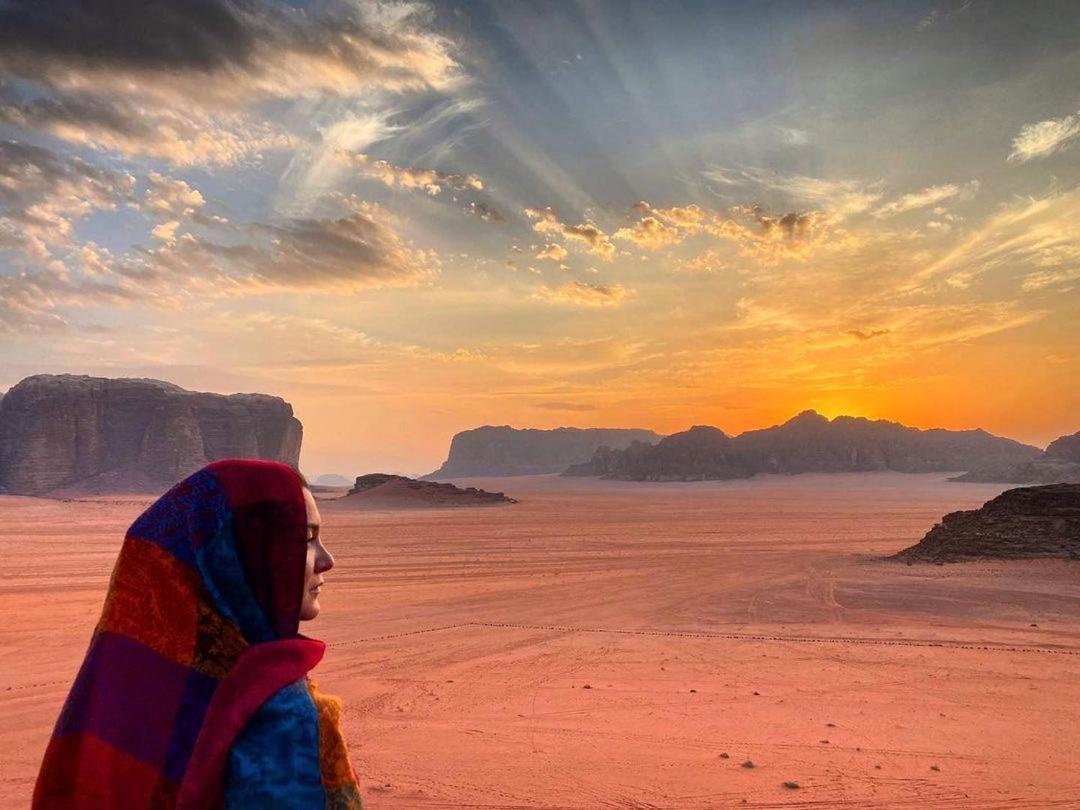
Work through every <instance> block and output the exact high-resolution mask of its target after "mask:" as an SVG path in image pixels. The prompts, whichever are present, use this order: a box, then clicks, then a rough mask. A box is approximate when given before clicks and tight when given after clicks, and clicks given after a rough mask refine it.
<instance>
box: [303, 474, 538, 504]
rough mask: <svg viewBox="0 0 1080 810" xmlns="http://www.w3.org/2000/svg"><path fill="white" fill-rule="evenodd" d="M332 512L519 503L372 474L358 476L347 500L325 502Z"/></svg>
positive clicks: (450, 486)
mask: <svg viewBox="0 0 1080 810" xmlns="http://www.w3.org/2000/svg"><path fill="white" fill-rule="evenodd" d="M323 503H324V504H328V505H330V506H331V508H334V509H340V508H350V507H353V508H367V509H418V508H419V509H422V508H439V507H447V506H451V507H465V506H499V505H502V504H511V503H517V501H516V500H515V499H514V498H508V497H507V496H506V495H504V494H503V493H501V492H488V491H486V490H483V489H477V488H476V487H465V488H462V487H458V486H454V485H453V484H440V483H438V482H437V481H419V480H417V479H415V478H407V477H405V476H403V475H392V474H390V473H369V474H368V475H361V476H358V477H357V479H356V483H355V484H354V485H353V488H352V489H350V490H349V491H348V493H346V495H345V496H344V497H341V498H337V499H334V500H330V501H324V502H323Z"/></svg>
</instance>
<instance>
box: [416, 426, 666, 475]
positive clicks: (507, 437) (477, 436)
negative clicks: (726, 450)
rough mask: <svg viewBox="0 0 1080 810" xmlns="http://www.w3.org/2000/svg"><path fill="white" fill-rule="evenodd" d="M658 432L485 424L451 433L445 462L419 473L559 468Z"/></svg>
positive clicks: (522, 471)
mask: <svg viewBox="0 0 1080 810" xmlns="http://www.w3.org/2000/svg"><path fill="white" fill-rule="evenodd" d="M659 438H660V437H659V436H658V435H657V434H656V433H653V432H652V431H651V430H624V429H620V428H565V427H564V428H555V429H554V430H534V429H524V430H519V429H517V428H512V427H509V426H508V425H503V426H501V427H494V426H491V425H485V426H484V427H478V428H474V429H473V430H465V431H462V432H461V433H457V434H455V435H454V438H453V440H451V442H450V454H449V456H448V457H447V459H446V462H445V463H444V464H443V465H442V466H441V467H440V468H439V469H437V470H436V471H435V472H433V473H431V474H430V475H425V476H423V478H424V479H428V480H430V479H437V478H467V477H471V476H485V475H487V476H502V475H541V474H544V473H554V472H562V471H563V470H565V469H566V468H567V467H568V466H570V465H571V464H577V463H579V462H582V461H588V460H589V459H590V458H591V457H592V455H593V453H595V452H596V451H597V449H599V448H600V447H605V446H606V447H613V448H616V449H621V448H624V447H627V446H629V445H630V444H631V443H632V442H634V441H639V442H646V443H650V444H651V443H653V442H655V441H657V440H658V439H659Z"/></svg>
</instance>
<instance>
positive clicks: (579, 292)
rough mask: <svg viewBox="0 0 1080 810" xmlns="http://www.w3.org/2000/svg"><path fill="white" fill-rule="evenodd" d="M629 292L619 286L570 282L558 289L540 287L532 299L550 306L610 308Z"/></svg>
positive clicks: (629, 291) (620, 301)
mask: <svg viewBox="0 0 1080 810" xmlns="http://www.w3.org/2000/svg"><path fill="white" fill-rule="evenodd" d="M631 292H632V291H631V290H627V289H626V288H625V287H623V286H622V285H621V284H611V285H606V284H589V283H587V282H585V281H571V282H569V283H568V284H563V285H562V286H560V287H555V288H552V287H541V288H540V289H539V290H537V291H536V292H535V293H534V294H533V297H534V298H536V299H538V300H541V301H547V302H548V303H552V304H574V305H576V306H586V307H611V306H617V305H618V304H620V303H622V301H623V299H624V298H626V297H627V295H629V294H630V293H631Z"/></svg>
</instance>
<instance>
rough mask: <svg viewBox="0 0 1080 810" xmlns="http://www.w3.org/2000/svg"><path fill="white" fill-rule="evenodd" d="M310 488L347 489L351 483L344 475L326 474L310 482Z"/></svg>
mask: <svg viewBox="0 0 1080 810" xmlns="http://www.w3.org/2000/svg"><path fill="white" fill-rule="evenodd" d="M311 485H312V486H320V487H347V486H351V485H352V482H351V481H349V479H348V478H346V477H345V476H344V475H338V474H337V473H326V474H324V475H320V476H319V477H318V478H316V479H315V480H314V481H312V482H311Z"/></svg>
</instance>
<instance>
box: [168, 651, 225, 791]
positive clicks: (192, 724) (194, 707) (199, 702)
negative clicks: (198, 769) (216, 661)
mask: <svg viewBox="0 0 1080 810" xmlns="http://www.w3.org/2000/svg"><path fill="white" fill-rule="evenodd" d="M217 685H218V681H217V680H216V679H214V678H211V677H210V676H208V675H203V674H202V673H201V672H198V671H197V670H190V671H189V672H188V678H187V685H186V686H185V688H184V694H183V696H182V697H181V698H180V705H179V707H178V708H177V712H176V725H175V726H173V733H172V739H170V740H169V747H168V749H167V750H166V751H165V775H166V776H167V777H169V778H170V779H172V780H173V781H174V782H176V783H177V784H179V783H180V782H181V781H182V780H183V778H184V771H185V770H187V764H188V760H189V759H191V751H192V749H194V748H195V740H196V739H197V738H198V736H199V729H201V728H202V724H203V718H204V717H205V716H206V710H207V709H208V708H209V707H210V699H211V698H212V697H213V696H214V690H215V689H216V688H217Z"/></svg>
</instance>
